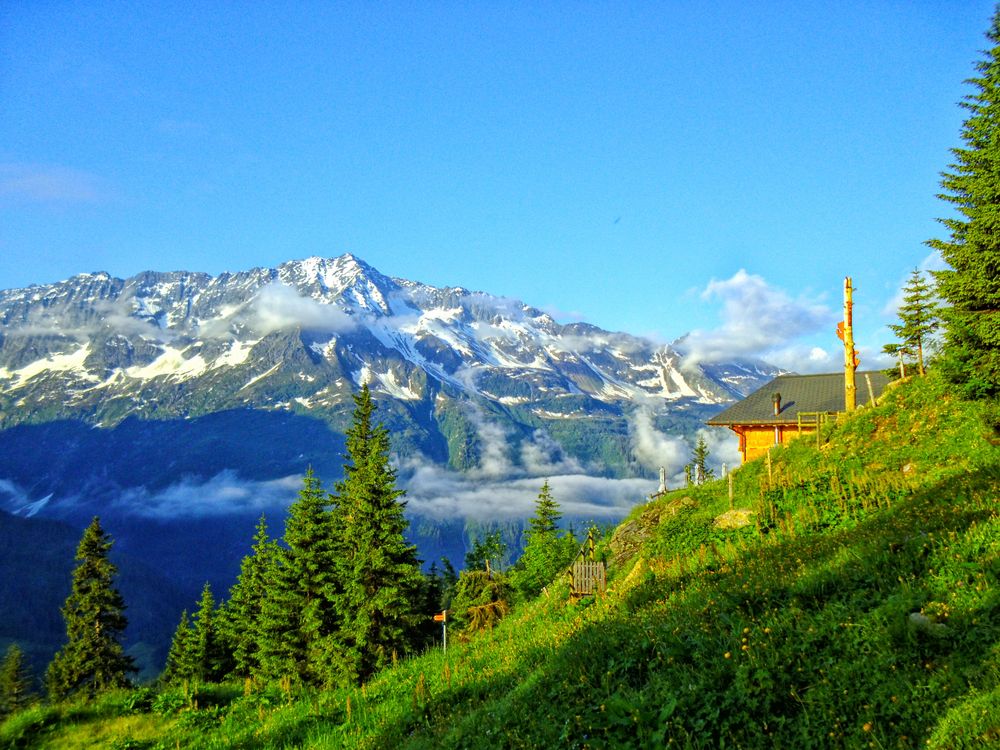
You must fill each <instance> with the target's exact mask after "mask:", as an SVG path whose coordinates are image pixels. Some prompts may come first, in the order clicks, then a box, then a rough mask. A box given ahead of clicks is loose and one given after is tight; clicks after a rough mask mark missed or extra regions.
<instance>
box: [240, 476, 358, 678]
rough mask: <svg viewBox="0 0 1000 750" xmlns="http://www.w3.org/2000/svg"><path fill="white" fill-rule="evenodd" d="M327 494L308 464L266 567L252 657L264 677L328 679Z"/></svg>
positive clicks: (330, 567) (332, 651)
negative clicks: (271, 561) (280, 541)
mask: <svg viewBox="0 0 1000 750" xmlns="http://www.w3.org/2000/svg"><path fill="white" fill-rule="evenodd" d="M329 504H330V497H329V495H328V494H327V493H326V492H325V491H324V490H323V489H322V486H321V484H320V481H319V479H318V478H316V476H315V475H314V474H313V472H312V469H310V470H309V471H308V472H307V473H306V476H305V479H304V481H303V486H302V489H301V490H300V491H299V496H298V498H297V499H296V501H295V502H294V503H292V505H291V506H290V507H289V509H288V518H287V520H286V521H285V535H284V541H285V544H287V545H288V546H287V549H285V548H280V549H279V550H278V554H277V555H276V556H275V557H276V559H275V560H274V564H273V565H271V566H270V570H269V572H268V574H267V579H269V580H266V582H265V587H266V590H267V594H266V596H265V597H264V600H263V603H262V608H261V613H260V620H259V623H260V638H259V640H258V644H257V646H258V654H257V658H258V660H259V663H260V667H259V674H260V675H261V676H263V677H265V678H267V679H281V678H289V679H292V680H294V681H296V682H299V683H303V684H306V685H321V684H325V683H330V682H332V681H333V676H332V675H331V669H332V668H331V667H330V665H329V662H330V660H331V659H335V658H336V656H337V651H338V649H337V647H336V644H335V643H334V642H333V641H335V640H336V634H337V632H338V626H339V623H338V620H337V618H336V613H335V611H334V608H333V593H334V588H335V581H334V575H335V571H334V567H335V564H336V561H335V559H334V545H333V539H332V531H333V527H332V519H331V515H330V512H329V510H328V506H329Z"/></svg>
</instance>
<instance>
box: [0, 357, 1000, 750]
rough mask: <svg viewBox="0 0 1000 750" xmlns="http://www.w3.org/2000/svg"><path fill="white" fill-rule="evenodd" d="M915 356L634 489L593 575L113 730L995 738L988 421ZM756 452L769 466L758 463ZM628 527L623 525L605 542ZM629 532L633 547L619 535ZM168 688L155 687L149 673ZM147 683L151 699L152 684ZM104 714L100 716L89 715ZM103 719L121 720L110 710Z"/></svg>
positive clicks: (774, 740) (960, 742) (212, 693)
mask: <svg viewBox="0 0 1000 750" xmlns="http://www.w3.org/2000/svg"><path fill="white" fill-rule="evenodd" d="M991 417H994V418H995V411H994V412H991V411H990V409H989V408H988V407H986V406H984V405H983V404H975V403H966V402H961V401H958V400H957V399H955V398H954V397H953V396H952V394H950V393H949V391H948V388H947V387H946V386H945V384H944V383H942V382H939V381H937V380H936V379H935V378H934V377H933V376H931V377H928V378H927V379H926V380H921V381H917V382H914V383H911V384H907V385H905V386H903V387H900V388H897V389H895V390H893V391H890V392H889V393H888V394H887V396H886V397H885V399H884V403H883V404H882V405H880V406H879V407H876V408H873V409H865V410H863V411H861V412H859V413H857V414H856V415H855V416H854V417H853V418H852V419H850V420H848V421H846V422H845V423H843V424H841V425H837V426H836V427H834V428H833V429H832V430H829V431H827V432H826V433H825V434H824V435H822V436H821V444H822V445H821V447H817V446H816V444H815V441H814V440H812V439H809V440H801V441H798V442H795V443H793V444H791V445H790V446H789V447H787V448H782V449H778V450H776V451H775V455H774V456H773V457H772V461H771V463H770V466H765V465H764V462H763V461H762V460H758V461H756V462H752V463H750V464H748V465H746V466H745V467H743V468H741V469H740V470H739V471H738V472H737V473H736V475H735V506H736V507H735V511H736V513H737V515H739V514H744V515H748V516H749V518H750V519H751V523H750V524H749V525H747V526H743V527H733V526H730V527H726V526H724V525H720V524H719V523H718V522H717V521H716V519H718V518H719V517H720V516H721V517H726V518H732V517H733V515H734V514H733V513H732V512H731V511H729V506H730V503H729V500H728V498H727V486H726V483H724V482H712V483H709V484H707V485H705V486H703V487H701V488H696V489H693V490H690V491H687V492H676V493H673V494H672V495H669V496H667V497H666V498H664V499H662V500H660V501H657V502H653V503H649V504H647V505H645V506H643V507H641V508H637V509H636V511H635V512H634V513H633V515H632V517H631V518H630V519H629V520H628V521H627V522H626V523H624V524H622V525H621V526H620V527H619V528H618V530H617V531H616V532H615V535H614V537H613V538H612V540H611V542H610V543H609V544H608V545H607V547H605V551H606V553H607V554H608V555H609V556H610V557H611V558H612V560H617V562H612V569H611V586H610V590H609V592H608V594H607V596H605V597H603V598H600V599H598V600H597V601H590V600H584V601H583V602H580V603H576V604H573V603H569V602H567V601H566V598H565V594H564V593H562V592H560V591H558V589H557V588H556V587H550V590H549V593H548V594H547V595H544V596H542V597H540V598H539V599H537V600H536V601H535V602H533V603H530V604H529V605H527V606H524V607H522V608H519V609H518V610H516V611H515V612H514V614H513V615H512V616H510V617H508V618H506V619H505V620H503V621H502V622H501V623H500V624H499V626H498V627H496V628H495V629H493V630H492V631H490V632H484V633H481V634H478V635H472V636H469V637H466V638H462V637H456V634H455V633H452V634H451V636H450V638H449V647H448V651H447V653H446V654H445V653H442V652H441V651H434V652H432V653H428V654H426V655H423V656H421V657H418V658H414V659H411V660H406V661H403V662H401V663H400V664H399V665H398V666H396V667H394V668H391V669H389V670H386V671H385V672H384V673H382V674H380V675H378V676H377V677H376V678H374V679H373V680H372V681H371V682H369V683H368V684H366V685H365V686H364V687H363V688H346V689H341V690H335V691H329V692H325V693H320V694H316V693H307V694H304V695H302V696H300V697H298V698H295V697H293V698H292V700H291V701H286V700H285V699H284V697H283V696H282V694H280V693H279V692H278V691H274V692H268V691H264V692H262V693H260V694H251V695H244V694H243V688H242V686H240V685H233V686H222V687H219V688H217V689H215V690H212V689H206V690H205V691H204V692H203V694H202V696H201V698H202V699H203V700H204V702H206V703H211V705H210V707H209V708H205V709H198V708H195V707H192V708H187V709H182V715H181V717H180V718H175V717H173V716H171V715H169V714H167V715H161V714H158V713H156V712H148V713H146V714H144V715H143V717H142V721H141V722H133V723H132V724H131V725H129V726H130V731H129V737H130V738H131V739H132V740H133V741H135V742H137V743H138V742H143V741H146V740H147V739H148V740H149V742H150V743H152V742H153V741H157V742H166V743H167V744H169V743H179V744H181V745H190V746H203V747H214V746H253V747H262V748H277V747H289V746H303V747H315V748H342V747H344V748H346V747H351V748H377V747H390V746H391V747H399V748H413V749H417V748H451V747H455V748H459V747H460V748H497V747H501V748H503V747H510V748H514V747H550V748H563V747H565V748H571V747H593V748H599V747H664V746H678V747H691V748H715V747H742V748H773V747H871V746H874V747H903V748H917V747H930V748H935V749H937V750H952V749H954V748H979V747H982V748H986V747H992V746H994V745H995V744H996V742H997V741H998V740H1000V675H998V673H997V670H996V660H997V656H998V654H1000V598H998V597H997V591H998V590H1000V505H998V500H997V498H998V497H1000V448H998V445H1000V437H998V430H997V425H996V423H995V419H991ZM769 469H770V471H769ZM626 541H628V542H629V544H627V545H626V544H624V542H626ZM626 548H629V549H631V550H633V551H632V552H627V551H626ZM168 695H169V693H168ZM119 704H120V705H121V706H122V707H123V709H118V713H121V712H122V711H123V710H124V707H125V706H126V705H127V703H126V702H125V697H124V696H112V697H110V698H108V699H106V700H105V701H104V702H103V703H102V704H101V706H99V707H95V708H94V709H93V711H92V714H93V716H94V717H95V718H88V716H87V715H85V714H83V715H81V713H80V712H78V711H77V712H76V713H73V711H71V710H66V709H62V708H59V707H52V708H45V709H38V710H36V711H35V712H30V711H29V712H26V713H25V714H23V715H22V716H20V717H17V718H16V719H15V720H12V721H11V722H8V724H6V725H3V726H2V727H0V739H7V738H12V737H15V736H21V737H30V738H31V739H32V741H34V742H35V744H36V745H37V746H39V747H58V746H60V745H61V744H62V745H63V746H65V745H69V744H71V743H72V742H73V741H74V740H75V739H76V738H77V737H79V736H84V735H85V736H89V737H94V736H97V737H101V738H103V739H105V741H107V742H109V743H110V742H111V741H112V740H113V739H115V737H117V736H121V735H120V734H115V732H116V731H118V732H119V733H120V732H121V731H122V729H123V728H124V726H123V724H122V723H121V721H123V720H118V719H114V718H108V717H114V716H117V715H118V714H117V713H116V706H117V705H119ZM164 704H169V702H168V701H166V700H164ZM96 717H100V718H96ZM116 722H117V723H116Z"/></svg>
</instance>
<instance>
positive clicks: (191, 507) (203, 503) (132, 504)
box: [114, 469, 302, 518]
mask: <svg viewBox="0 0 1000 750" xmlns="http://www.w3.org/2000/svg"><path fill="white" fill-rule="evenodd" d="M301 487H302V477H300V476H297V475H293V476H287V477H282V478H280V479H272V480H268V481H263V482H256V481H252V480H247V479H242V478H240V477H239V476H238V475H237V474H236V473H235V472H233V471H231V470H228V469H227V470H226V471H222V472H220V473H219V474H216V475H215V476H214V477H212V478H211V479H208V480H207V481H201V480H197V479H190V478H189V479H184V480H182V481H180V482H178V483H177V484H172V485H170V486H169V487H167V488H165V489H162V490H156V491H150V490H148V489H147V488H146V487H132V488H129V489H127V490H125V492H123V493H122V494H121V495H120V496H119V497H118V498H117V499H116V500H115V503H114V505H115V506H117V507H120V508H123V509H127V510H130V511H133V512H135V513H137V514H139V515H142V516H147V517H153V518H190V517H196V518H200V517H204V516H227V515H232V514H234V513H242V512H250V511H253V512H259V511H263V510H267V509H271V508H284V507H287V506H288V505H289V504H290V503H291V502H292V501H293V500H294V499H295V495H296V493H297V492H298V490H299V489H300V488H301Z"/></svg>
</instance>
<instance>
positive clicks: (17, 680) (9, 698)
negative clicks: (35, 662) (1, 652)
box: [0, 643, 33, 718]
mask: <svg viewBox="0 0 1000 750" xmlns="http://www.w3.org/2000/svg"><path fill="white" fill-rule="evenodd" d="M32 697H33V696H32V690H31V673H30V672H29V671H28V667H27V665H26V664H25V663H24V652H23V651H21V649H20V647H19V646H18V645H17V644H16V643H12V644H10V646H9V647H8V648H7V653H6V655H5V656H4V658H3V662H0V718H3V717H4V716H6V715H7V714H12V713H14V712H15V711H20V710H21V709H22V708H24V707H25V706H27V705H28V703H30V702H31V699H32Z"/></svg>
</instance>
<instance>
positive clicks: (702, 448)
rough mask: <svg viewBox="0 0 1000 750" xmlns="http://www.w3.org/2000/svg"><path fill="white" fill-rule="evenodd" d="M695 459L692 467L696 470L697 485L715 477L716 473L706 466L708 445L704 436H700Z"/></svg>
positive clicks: (695, 447) (695, 450) (695, 480)
mask: <svg viewBox="0 0 1000 750" xmlns="http://www.w3.org/2000/svg"><path fill="white" fill-rule="evenodd" d="M693 458H694V460H693V461H692V462H691V465H692V467H693V470H694V482H695V484H699V485H700V484H703V483H704V482H705V481H706V480H708V479H712V478H714V477H715V472H714V471H712V470H711V469H709V468H708V466H707V465H706V463H707V461H708V444H707V443H706V442H705V436H704V435H699V436H698V442H697V443H695V446H694V456H693Z"/></svg>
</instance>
